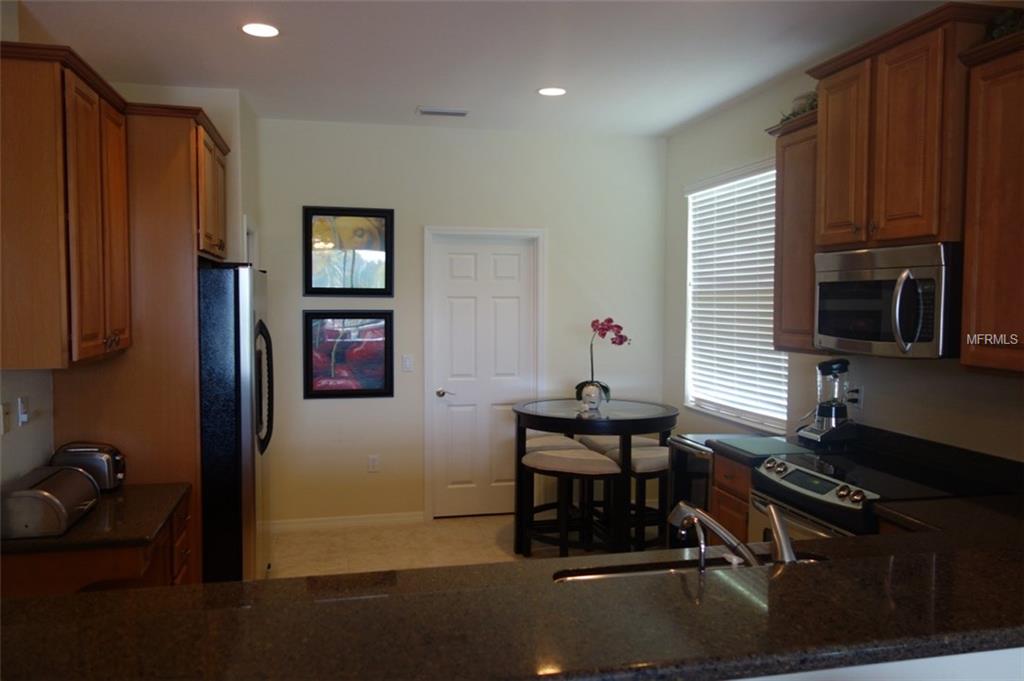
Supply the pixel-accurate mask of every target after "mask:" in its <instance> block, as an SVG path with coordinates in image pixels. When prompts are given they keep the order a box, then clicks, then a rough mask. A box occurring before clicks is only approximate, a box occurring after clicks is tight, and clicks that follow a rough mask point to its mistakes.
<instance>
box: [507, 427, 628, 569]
mask: <svg viewBox="0 0 1024 681" xmlns="http://www.w3.org/2000/svg"><path fill="white" fill-rule="evenodd" d="M520 465H521V466H523V468H524V469H525V471H526V475H525V476H524V477H523V483H524V489H523V490H521V493H522V495H523V496H522V499H523V504H522V507H523V509H524V510H525V512H526V517H525V518H524V519H523V555H524V556H529V555H530V545H531V543H532V541H533V540H534V539H536V540H537V541H539V542H542V543H545V544H553V545H555V546H558V555H560V556H568V555H569V547H582V548H585V549H588V550H589V549H590V548H591V547H592V546H593V534H594V526H593V521H594V481H595V480H604V481H605V487H606V489H607V488H608V486H609V484H610V483H611V481H612V480H614V479H615V477H616V476H617V475H618V474H619V471H620V469H619V465H618V464H617V463H615V462H614V461H612V460H611V459H609V458H608V457H606V456H603V455H601V454H598V453H597V452H592V451H590V450H589V449H587V448H586V447H581V448H579V449H563V450H538V451H534V452H529V453H528V454H526V455H525V456H524V457H523V459H522V462H521V463H520ZM535 474H539V475H545V476H549V477H553V478H555V479H557V480H558V501H556V502H554V503H547V504H540V505H539V506H534V505H533V501H534V495H533V480H534V475H535ZM574 480H579V481H580V490H581V494H580V506H579V508H575V507H573V506H572V483H573V481H574ZM551 509H556V513H557V515H556V520H555V522H554V526H555V527H557V530H558V538H557V539H554V538H552V537H551V536H549V534H546V533H545V530H548V529H549V528H551V527H552V523H550V522H538V521H536V520H535V516H536V515H537V514H538V513H542V512H544V511H549V510H551ZM573 511H576V512H577V516H578V522H573V519H572V518H571V515H572V513H573ZM570 527H573V528H574V529H578V530H579V541H577V542H570V541H569V530H570Z"/></svg>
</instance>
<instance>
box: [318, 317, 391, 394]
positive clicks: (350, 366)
mask: <svg viewBox="0 0 1024 681" xmlns="http://www.w3.org/2000/svg"><path fill="white" fill-rule="evenodd" d="M325 320H332V321H338V322H346V321H347V322H353V324H351V325H346V324H344V323H343V324H337V325H329V326H328V325H325V324H324V323H323V322H324V321H325ZM359 322H363V323H359ZM338 327H341V328H338ZM377 329H383V335H384V337H383V339H380V340H378V336H377ZM394 337H395V325H394V313H393V312H392V311H391V310H304V311H303V312H302V359H303V363H302V394H303V397H304V398H305V399H324V398H350V397H394V396H395V361H394ZM375 343H382V345H383V354H382V355H379V353H378V351H377V350H376V349H375V348H374V344H375ZM339 353H341V355H339ZM354 353H361V355H362V357H359V358H357V357H353V354H354ZM378 357H379V363H378V361H377V359H378Z"/></svg>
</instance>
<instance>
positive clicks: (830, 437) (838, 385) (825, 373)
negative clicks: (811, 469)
mask: <svg viewBox="0 0 1024 681" xmlns="http://www.w3.org/2000/svg"><path fill="white" fill-rule="evenodd" d="M849 371H850V360H848V359H844V358H842V357H840V358H837V359H827V360H825V361H824V362H819V363H818V373H817V379H818V406H817V408H816V409H815V411H814V414H815V416H814V422H813V423H811V425H809V426H804V427H803V428H800V429H799V430H798V431H797V435H799V436H800V437H802V438H805V439H807V440H813V441H815V442H834V441H836V440H842V439H846V438H847V437H850V436H851V435H852V431H853V429H852V428H851V427H850V425H852V422H851V421H850V420H849V418H848V417H847V403H848V402H856V401H857V397H856V396H855V393H857V392H859V391H856V390H853V391H851V390H850V381H849Z"/></svg>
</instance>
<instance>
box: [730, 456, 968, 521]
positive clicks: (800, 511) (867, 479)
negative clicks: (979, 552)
mask: <svg viewBox="0 0 1024 681" xmlns="http://www.w3.org/2000/svg"><path fill="white" fill-rule="evenodd" d="M890 463H894V462H891V461H887V460H886V459H885V458H884V457H879V456H871V455H865V454H856V453H842V454H828V453H814V452H807V453H806V454H784V455H780V456H776V457H771V458H769V459H766V460H765V461H764V462H762V463H761V465H760V466H758V467H757V468H756V469H755V470H754V472H753V476H752V478H751V485H752V490H751V495H750V499H751V501H750V516H749V517H750V520H749V526H748V536H749V538H750V539H751V540H752V541H758V540H760V538H761V537H762V536H763V532H764V529H766V527H767V525H766V522H767V520H766V518H765V511H764V509H765V507H766V506H767V505H768V504H770V503H771V504H776V505H779V506H781V507H782V508H783V510H784V511H785V513H786V516H787V518H791V519H792V520H791V524H792V526H791V527H790V533H791V535H793V538H794V539H800V538H823V537H834V536H844V535H851V534H872V533H874V532H877V529H878V527H877V525H878V524H877V520H876V518H875V513H874V503H875V502H876V501H879V500H895V499H929V498H938V497H947V496H950V495H951V491H950V486H949V485H942V486H941V487H939V486H931V485H927V484H922V483H920V482H915V481H914V480H911V479H909V478H908V477H907V474H906V472H905V471H893V470H888V471H887V470H884V468H886V467H887V464H890Z"/></svg>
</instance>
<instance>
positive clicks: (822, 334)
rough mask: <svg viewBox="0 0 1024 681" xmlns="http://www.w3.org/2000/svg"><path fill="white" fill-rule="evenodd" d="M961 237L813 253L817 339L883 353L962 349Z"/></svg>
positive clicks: (937, 353)
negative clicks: (913, 243)
mask: <svg viewBox="0 0 1024 681" xmlns="http://www.w3.org/2000/svg"><path fill="white" fill-rule="evenodd" d="M959 246H960V244H958V243H934V244H924V245H920V246H894V247H890V248H866V249H861V250H856V251H838V252H834V253H817V254H815V256H814V279H815V288H816V291H815V296H814V345H815V346H816V347H819V348H822V349H826V350H839V351H842V352H855V353H860V354H865V355H878V356H882V357H914V358H937V357H952V356H955V355H957V354H958V353H959V350H960V338H959V335H960V286H961V284H960V261H961V260H960V259H961V254H960V248H959Z"/></svg>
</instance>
